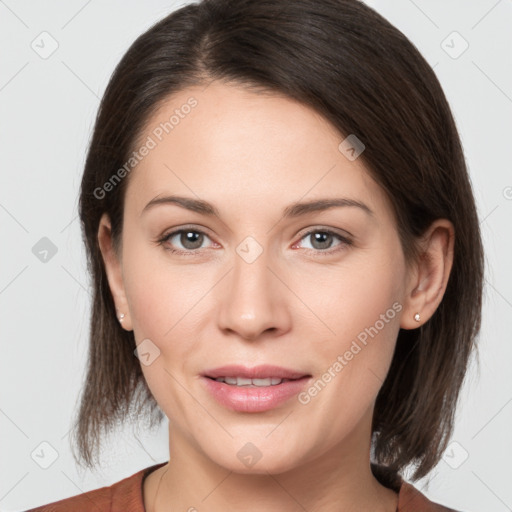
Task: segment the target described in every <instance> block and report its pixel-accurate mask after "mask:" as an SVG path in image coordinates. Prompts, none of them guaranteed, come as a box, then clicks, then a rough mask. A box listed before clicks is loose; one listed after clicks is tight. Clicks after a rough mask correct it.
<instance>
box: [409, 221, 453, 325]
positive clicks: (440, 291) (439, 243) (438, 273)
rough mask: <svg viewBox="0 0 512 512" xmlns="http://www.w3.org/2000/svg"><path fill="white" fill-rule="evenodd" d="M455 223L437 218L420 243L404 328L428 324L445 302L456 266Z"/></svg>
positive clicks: (412, 275)
mask: <svg viewBox="0 0 512 512" xmlns="http://www.w3.org/2000/svg"><path fill="white" fill-rule="evenodd" d="M454 237H455V233H454V228H453V224H452V223H451V222H450V221H449V220H447V219H437V220H436V221H435V222H433V223H432V224H431V226H430V227H429V229H428V230H427V232H426V233H425V235H424V236H423V237H422V239H421V241H420V242H419V245H420V255H419V258H418V260H417V262H416V263H415V264H414V269H413V270H412V271H411V279H410V281H409V285H408V289H407V291H406V297H405V300H404V303H405V304H404V310H403V313H402V318H401V322H400V327H401V328H402V329H415V328H417V327H420V326H421V325H423V324H424V323H425V322H426V321H428V320H429V319H430V318H431V317H432V315H433V314H434V313H435V311H436V309H437V307H438V306H439V304H440V303H441V300H442V299H443V296H444V293H445V291H446V286H447V284H448V279H449V277H450V272H451V269H452V265H453V246H454Z"/></svg>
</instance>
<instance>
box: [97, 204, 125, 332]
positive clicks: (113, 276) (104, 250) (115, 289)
mask: <svg viewBox="0 0 512 512" xmlns="http://www.w3.org/2000/svg"><path fill="white" fill-rule="evenodd" d="M98 244H99V248H100V251H101V255H102V258H103V264H104V267H105V273H106V274H107V279H108V284H109V288H110V292H111V294H112V298H113V300H114V304H115V306H116V314H117V320H118V321H119V323H120V325H121V326H122V327H123V329H126V330H127V331H131V330H132V325H131V319H130V315H129V310H128V302H127V300H126V294H125V289H124V281H123V274H122V268H121V261H120V257H119V255H118V254H116V251H115V249H114V244H113V240H112V227H111V223H110V218H109V216H108V214H106V213H104V214H103V215H102V217H101V219H100V222H99V227H98Z"/></svg>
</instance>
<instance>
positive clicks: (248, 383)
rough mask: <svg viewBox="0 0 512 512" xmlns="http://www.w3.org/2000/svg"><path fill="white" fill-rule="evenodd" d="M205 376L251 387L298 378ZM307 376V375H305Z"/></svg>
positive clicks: (234, 384) (276, 384) (271, 384)
mask: <svg viewBox="0 0 512 512" xmlns="http://www.w3.org/2000/svg"><path fill="white" fill-rule="evenodd" d="M205 377H206V378H208V379H211V380H215V381H217V382H224V383H225V384H228V385H229V386H241V387H251V388H260V387H267V386H278V385H279V384H282V383H283V382H290V381H292V380H299V379H300V378H302V377H300V378H298V379H280V378H279V377H267V378H264V379H249V378H247V377H217V378H213V377H209V376H208V375H205ZM305 377H307V375H305Z"/></svg>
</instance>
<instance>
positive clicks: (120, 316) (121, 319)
mask: <svg viewBox="0 0 512 512" xmlns="http://www.w3.org/2000/svg"><path fill="white" fill-rule="evenodd" d="M118 318H119V321H120V322H122V321H123V319H124V313H119V317H118Z"/></svg>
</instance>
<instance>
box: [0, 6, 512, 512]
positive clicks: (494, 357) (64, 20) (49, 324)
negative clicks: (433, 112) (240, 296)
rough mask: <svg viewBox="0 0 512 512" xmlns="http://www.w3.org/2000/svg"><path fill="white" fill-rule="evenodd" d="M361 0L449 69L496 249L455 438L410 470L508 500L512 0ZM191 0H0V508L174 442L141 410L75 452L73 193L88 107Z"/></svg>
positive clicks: (511, 491) (114, 470) (451, 498)
mask: <svg viewBox="0 0 512 512" xmlns="http://www.w3.org/2000/svg"><path fill="white" fill-rule="evenodd" d="M367 3H369V4H370V5H371V6H372V7H374V8H376V9H377V10H378V11H379V12H380V13H382V14H383V15H384V16H385V17H386V18H387V19H389V21H390V22H391V23H393V24H394V25H396V26H397V27H398V28H399V29H400V30H402V31H403V32H404V33H405V34H406V35H407V36H408V37H409V38H410V39H411V40H412V41H413V43H414V44H415V45H416V46H417V47H418V48H419V50H420V51H421V52H422V54H423V55H424V56H425V58H426V59H427V61H428V62H429V63H430V65H431V66H432V67H433V68H434V70H435V72H436V74H437V76H438V77H439V80H440V82H441V84H442V86H443V88H444V90H445V93H446V95H447V97H448V100H449V102H450V104H451V106H452V109H453V112H454V115H455V118H456V122H457V126H458V128H459V130H460V134H461V137H462V141H463V144H464V148H465V152H466V157H467V161H468V165H469V169H470V173H471V178H472V181H473V184H474V188H475V195H476V200H477V204H478V210H479V215H480V219H481V227H482V231H483V236H484V243H485V247H486V251H487V277H486V295H485V306H484V318H483V328H482V333H481V337H480V347H481V355H482V357H481V368H480V374H479V372H478V371H477V367H476V366H475V365H473V367H472V369H471V372H470V374H469V376H468V380H467V383H466V386H465V388H464V392H463V394H462V397H461V404H460V408H459V409H458V414H457V423H456V429H455V433H454V436H453V443H454V444H452V445H450V448H449V450H448V451H447V452H446V454H445V457H444V459H443V460H442V461H441V463H440V464H439V465H438V467H437V468H436V470H435V471H433V472H432V473H431V475H430V477H429V478H426V479H423V480H421V481H419V482H416V483H415V485H416V486H417V487H418V488H419V489H421V490H422V491H423V492H424V493H425V494H426V495H427V496H429V497H430V498H431V499H433V500H435V501H439V502H442V503H444V504H446V505H449V506H451V507H453V508H456V509H460V510H465V511H479V510H486V511H487V512H503V511H506V510H512V486H511V485H510V482H511V476H512V475H511V473H512V472H511V470H510V468H509V462H510V455H511V453H512V439H511V436H510V432H511V426H512V377H511V372H510V362H511V361H512V344H511V343H510V328H511V327H512V323H511V316H512V309H511V308H512V272H511V271H510V267H509V265H510V261H512V258H511V253H512V251H511V241H510V233H511V230H510V220H511V219H512V173H511V161H512V149H511V148H512V142H511V141H510V135H511V134H512V72H511V67H510V55H511V50H512V31H511V27H512V2H511V1H510V0H500V1H496V0H481V1H462V0H458V1H446V0H443V1H441V0H437V1H428V2H427V1H426V0H415V1H413V0H396V1H387V2H385V1H378V0H375V1H371V2H370V1H368V2H367ZM181 5H182V4H181V3H180V4H178V3H173V2H169V1H168V2H165V1H159V0H151V1H146V2H135V1H133V0H131V1H121V0H109V1H103V2H99V1H98V0H89V1H84V0H73V1H67V2H64V1H48V2H28V1H22V0H18V1H15V0H6V1H2V0H0V39H1V40H0V46H1V48H2V54H1V58H2V64H1V66H0V119H1V123H0V144H1V153H0V155H1V175H0V180H1V181H0V222H1V229H2V259H1V265H0V311H1V315H2V316H1V322H0V330H1V331H0V336H1V340H2V341H1V343H2V345H1V347H2V350H1V358H0V364H1V368H0V379H1V380H0V389H2V395H1V402H0V428H1V432H2V435H1V438H0V443H1V444H0V459H1V460H2V462H3V463H2V465H1V468H0V508H1V510H5V511H15V510H23V509H26V508H29V507H33V506H36V505H41V504H43V503H47V502H50V501H54V500H57V499H61V498H64V497H67V496H71V495H75V494H78V493H80V492H82V491H86V490H89V489H93V488H97V487H101V486H103V485H110V484H111V483H113V482H116V481H118V480H120V479H121V478H124V477H126V476H129V475H131V474H133V473H135V472H136V471H138V470H139V469H141V468H143V467H147V466H149V465H152V464H155V463H157V462H161V461H165V460H167V458H168V441H167V430H166V426H167V424H166V423H165V424H163V426H162V428H160V429H158V430H156V431H154V432H149V431H148V430H147V428H144V426H142V427H141V428H140V429H139V430H138V431H136V434H135V436H134V434H133V432H132V428H131V427H130V426H127V427H125V428H124V429H123V430H120V431H119V433H117V434H116V435H115V437H114V438H112V440H111V442H110V443H108V445H109V446H108V449H107V450H105V452H104V453H103V459H102V465H101V468H98V469H97V471H96V472H84V471H80V470H78V469H77V468H76V467H75V464H74V461H73V458H72V456H71V453H70V447H69V436H68V435H67V434H68V431H69V428H70V425H71V419H72V415H73V413H74V408H75V406H76V403H77V402H76V401H77V397H78V394H79V389H80V384H81V379H82V377H83V372H84V367H85V356H86V351H87V341H88V340H87V333H88V321H89V320H88V314H89V306H90V295H89V281H88V276H87V273H86V267H85V259H84V252H83V249H82V247H81V239H80V231H79V222H78V219H77V197H78V187H79V183H80V177H81V172H82V166H83V163H84V158H85V151H86V147H87V144H88V140H89V137H90V134H91V132H92V126H93V119H94V115H95V113H96V110H97V107H98V104H99V98H100V97H101V95H102V93H103V91H104V88H105V86H106V84H107V80H108V78H109V76H110V74H111V73H112V71H113V69H114V66H115V65H116V64H117V62H118V61H119V60H120V58H121V57H122V55H123V54H124V52H125V51H126V50H127V48H128V46H129V45H130V44H131V42H132V41H133V40H134V39H135V38H136V37H137V36H138V35H139V34H141V33H142V32H144V31H145V30H146V29H147V28H149V26H150V25H152V24H153V23H154V22H155V21H157V20H159V19H161V18H162V17H164V16H165V15H166V14H168V13H169V12H171V11H172V10H174V9H175V8H177V7H178V6H181ZM454 31H455V32H457V33H458V34H453V32H454ZM42 32H47V33H48V34H49V35H44V34H43V35H41V33H42ZM464 41H466V42H467V44H468V45H469V46H468V48H467V49H466V50H465V51H464V52H462V50H463V49H464V47H465V45H466V43H465V42H464ZM57 44H58V48H57V49H56V50H55V51H54V52H53V53H52V54H51V55H47V54H45V52H47V53H49V52H50V51H51V50H52V45H54V46H55V45H57ZM461 52H462V53H461ZM43 57H46V58H43ZM45 237H46V238H47V239H48V240H46V239H45V240H43V241H41V239H42V238H45ZM44 251H47V252H46V253H45V252H44ZM55 251H56V252H55ZM54 252H55V254H54ZM468 279H471V276H468ZM41 443H45V444H41ZM44 466H48V467H47V468H46V469H45V468H44ZM200 508H201V507H200Z"/></svg>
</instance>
